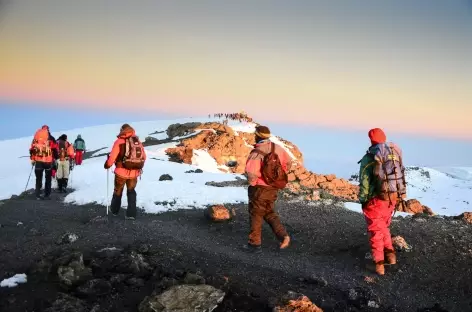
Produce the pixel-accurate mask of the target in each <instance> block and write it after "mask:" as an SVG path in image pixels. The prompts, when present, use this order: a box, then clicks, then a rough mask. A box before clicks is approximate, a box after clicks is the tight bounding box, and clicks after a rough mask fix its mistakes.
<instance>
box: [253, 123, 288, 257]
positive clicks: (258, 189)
mask: <svg viewBox="0 0 472 312" xmlns="http://www.w3.org/2000/svg"><path fill="white" fill-rule="evenodd" d="M255 134H256V145H255V148H254V149H253V150H252V151H251V153H250V154H249V157H248V160H247V162H246V174H247V178H248V182H249V188H248V196H249V214H250V223H251V232H250V234H249V241H248V244H247V245H245V246H244V247H245V248H246V249H247V250H249V251H252V252H260V251H261V243H262V238H261V231H262V224H263V222H264V221H266V222H267V223H268V224H269V225H270V227H271V228H272V231H273V232H274V234H275V235H276V236H277V238H278V239H279V241H280V242H281V243H280V249H285V248H287V247H288V246H289V244H290V237H289V235H288V234H287V231H286V230H285V227H284V226H283V225H282V223H281V222H280V218H279V215H278V214H277V213H276V212H275V211H274V206H275V201H276V200H277V195H278V189H277V188H275V187H273V186H270V185H268V183H267V181H266V180H265V179H264V177H263V174H262V170H263V166H264V157H265V155H267V154H269V153H270V152H271V151H273V152H274V153H275V154H277V156H278V158H279V160H280V165H281V166H282V169H283V171H284V172H285V173H287V172H288V170H289V169H290V165H291V161H292V159H291V157H290V156H289V155H288V154H287V152H286V151H285V150H284V149H283V148H282V147H281V146H279V145H277V144H274V143H272V142H271V141H270V140H269V138H270V136H271V134H270V130H269V128H267V127H265V126H258V127H256V133H255ZM272 149H273V150H272Z"/></svg>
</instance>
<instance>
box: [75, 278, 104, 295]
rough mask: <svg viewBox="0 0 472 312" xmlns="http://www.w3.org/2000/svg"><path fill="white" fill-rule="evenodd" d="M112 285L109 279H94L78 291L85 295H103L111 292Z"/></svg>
mask: <svg viewBox="0 0 472 312" xmlns="http://www.w3.org/2000/svg"><path fill="white" fill-rule="evenodd" d="M111 290H112V286H111V283H110V282H109V281H106V280H103V279H93V280H90V281H87V282H86V283H85V284H83V285H81V286H80V287H78V288H77V292H78V293H79V294H81V295H83V296H103V295H107V294H109V293H110V292H111Z"/></svg>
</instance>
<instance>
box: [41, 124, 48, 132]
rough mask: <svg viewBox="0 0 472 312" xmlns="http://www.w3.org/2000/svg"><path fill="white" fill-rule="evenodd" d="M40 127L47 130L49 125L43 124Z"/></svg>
mask: <svg viewBox="0 0 472 312" xmlns="http://www.w3.org/2000/svg"><path fill="white" fill-rule="evenodd" d="M41 129H45V130H48V131H49V126H48V125H44V126H42V127H41Z"/></svg>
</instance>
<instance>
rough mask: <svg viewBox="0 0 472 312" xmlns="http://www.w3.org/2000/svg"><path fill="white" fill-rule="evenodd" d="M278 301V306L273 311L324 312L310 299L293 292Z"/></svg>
mask: <svg viewBox="0 0 472 312" xmlns="http://www.w3.org/2000/svg"><path fill="white" fill-rule="evenodd" d="M277 301H278V303H277V306H276V307H275V308H274V309H273V311H274V312H323V310H322V309H321V308H319V307H318V306H317V305H316V304H314V303H313V302H311V300H310V299H309V298H308V297H306V296H304V295H302V294H298V293H295V292H292V291H289V292H288V293H287V295H285V296H283V297H282V299H280V300H277Z"/></svg>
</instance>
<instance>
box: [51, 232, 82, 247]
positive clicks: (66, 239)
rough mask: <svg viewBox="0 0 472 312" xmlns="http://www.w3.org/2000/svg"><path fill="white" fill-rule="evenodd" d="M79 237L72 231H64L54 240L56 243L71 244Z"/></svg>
mask: <svg viewBox="0 0 472 312" xmlns="http://www.w3.org/2000/svg"><path fill="white" fill-rule="evenodd" d="M78 239H79V236H78V235H77V234H74V233H65V234H64V235H62V236H61V238H59V239H58V240H57V241H56V244H57V245H65V244H71V243H73V242H75V241H76V240H78Z"/></svg>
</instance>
